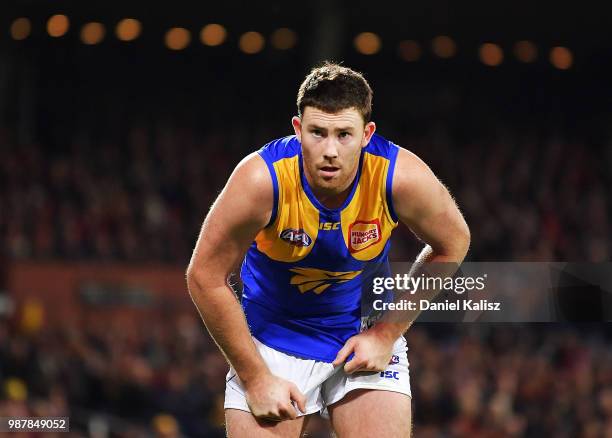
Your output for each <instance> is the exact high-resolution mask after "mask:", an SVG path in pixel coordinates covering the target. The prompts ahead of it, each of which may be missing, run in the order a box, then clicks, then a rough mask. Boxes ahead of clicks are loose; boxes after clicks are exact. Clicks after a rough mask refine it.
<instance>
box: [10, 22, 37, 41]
mask: <svg viewBox="0 0 612 438" xmlns="http://www.w3.org/2000/svg"><path fill="white" fill-rule="evenodd" d="M31 31H32V24H31V23H30V20H28V19H27V18H25V17H21V18H17V19H15V20H14V21H13V23H12V24H11V29H10V33H11V38H13V39H14V40H17V41H20V40H25V39H26V38H27V37H28V36H30V32H31Z"/></svg>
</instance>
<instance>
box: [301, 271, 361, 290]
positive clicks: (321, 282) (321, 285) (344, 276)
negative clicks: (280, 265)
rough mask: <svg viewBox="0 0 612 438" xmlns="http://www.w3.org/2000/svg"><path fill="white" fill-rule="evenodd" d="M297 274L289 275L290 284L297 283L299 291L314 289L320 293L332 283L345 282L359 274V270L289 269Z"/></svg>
mask: <svg viewBox="0 0 612 438" xmlns="http://www.w3.org/2000/svg"><path fill="white" fill-rule="evenodd" d="M289 270H290V271H291V272H293V273H295V274H297V275H294V276H293V277H291V281H290V282H291V284H295V285H297V287H298V289H299V291H300V292H302V293H304V292H308V291H310V290H314V293H316V294H320V293H322V292H323V291H324V290H325V289H327V288H328V287H329V286H331V285H332V284H334V283H345V282H347V281H349V280H352V279H353V278H355V277H357V276H358V275H359V274H361V271H352V272H351V271H349V272H332V271H324V270H323V269H316V268H293V269H289Z"/></svg>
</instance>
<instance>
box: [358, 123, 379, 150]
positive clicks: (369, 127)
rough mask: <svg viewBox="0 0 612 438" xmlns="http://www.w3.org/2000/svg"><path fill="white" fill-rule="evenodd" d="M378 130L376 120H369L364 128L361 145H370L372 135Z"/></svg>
mask: <svg viewBox="0 0 612 438" xmlns="http://www.w3.org/2000/svg"><path fill="white" fill-rule="evenodd" d="M375 131H376V123H374V122H368V123H366V125H365V128H364V130H363V134H364V135H363V140H362V141H361V147H362V148H364V147H366V146H367V145H368V143H369V142H370V140H371V139H372V136H373V135H374V132H375Z"/></svg>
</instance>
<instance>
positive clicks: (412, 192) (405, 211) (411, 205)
mask: <svg viewBox="0 0 612 438" xmlns="http://www.w3.org/2000/svg"><path fill="white" fill-rule="evenodd" d="M392 187H393V191H392V193H393V205H394V208H395V210H396V212H397V214H398V216H399V217H400V218H404V219H407V220H410V219H413V218H414V217H417V216H419V214H420V213H422V211H423V210H424V209H427V208H431V206H433V205H436V202H435V201H436V200H439V199H440V198H441V197H444V198H445V197H446V196H447V195H448V192H447V190H446V188H445V187H444V185H442V183H441V182H440V181H439V180H438V178H437V177H436V176H435V175H434V173H433V172H432V170H431V169H430V168H429V166H428V165H427V164H426V163H425V162H424V161H423V160H421V159H420V158H419V157H418V156H417V155H416V154H414V153H413V152H410V151H408V150H407V149H404V148H401V147H400V148H399V151H398V155H397V161H396V164H395V171H394V173H393V185H392Z"/></svg>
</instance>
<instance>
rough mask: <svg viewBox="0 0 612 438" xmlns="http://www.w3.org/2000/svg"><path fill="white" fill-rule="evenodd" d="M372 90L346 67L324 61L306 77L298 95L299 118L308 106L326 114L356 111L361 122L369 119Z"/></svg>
mask: <svg viewBox="0 0 612 438" xmlns="http://www.w3.org/2000/svg"><path fill="white" fill-rule="evenodd" d="M373 94H374V93H373V92H372V88H370V84H368V81H366V80H365V78H364V77H363V75H362V74H361V73H359V72H356V71H355V70H352V69H350V68H348V67H343V66H341V65H339V64H334V63H331V62H328V61H325V63H324V64H323V65H321V66H320V67H315V68H313V69H312V70H311V72H310V73H309V74H308V76H306V79H304V82H302V85H300V89H299V91H298V95H297V107H298V115H299V116H300V117H301V116H302V115H303V114H304V109H305V108H306V107H307V106H312V107H314V108H317V109H319V110H321V111H325V112H326V113H337V112H339V111H342V110H344V109H348V108H355V109H356V110H357V111H359V112H360V113H361V116H362V117H363V120H364V122H366V123H367V122H369V121H370V117H371V116H372V95H373Z"/></svg>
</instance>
